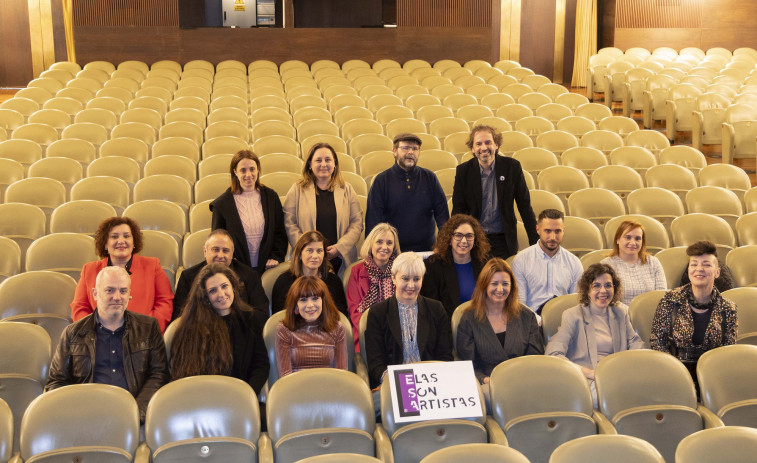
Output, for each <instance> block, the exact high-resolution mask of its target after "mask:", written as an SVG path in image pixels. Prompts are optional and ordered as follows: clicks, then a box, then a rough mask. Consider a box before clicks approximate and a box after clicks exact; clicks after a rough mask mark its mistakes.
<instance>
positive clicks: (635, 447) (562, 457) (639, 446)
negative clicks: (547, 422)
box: [549, 434, 665, 463]
mask: <svg viewBox="0 0 757 463" xmlns="http://www.w3.org/2000/svg"><path fill="white" fill-rule="evenodd" d="M549 461H550V463H575V462H581V463H606V462H608V461H612V462H613V463H665V460H664V459H663V458H662V455H660V452H658V451H657V449H656V448H654V446H652V444H650V443H649V442H646V441H644V440H642V439H639V438H636V437H633V436H621V435H610V434H602V435H599V434H597V435H595V436H586V437H581V438H578V439H574V440H572V441H568V442H566V443H564V444H562V445H561V446H559V447H557V449H556V450H555V451H554V452H553V453H552V458H550V460H549Z"/></svg>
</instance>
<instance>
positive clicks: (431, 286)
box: [421, 254, 486, 319]
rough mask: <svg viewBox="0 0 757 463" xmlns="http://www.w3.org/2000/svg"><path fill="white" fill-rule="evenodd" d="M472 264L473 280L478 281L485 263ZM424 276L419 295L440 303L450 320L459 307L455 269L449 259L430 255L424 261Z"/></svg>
mask: <svg viewBox="0 0 757 463" xmlns="http://www.w3.org/2000/svg"><path fill="white" fill-rule="evenodd" d="M472 262H473V278H474V280H476V279H478V275H479V274H481V269H482V268H483V267H484V264H485V263H486V262H479V261H477V260H476V259H473V260H472ZM425 263H426V274H425V275H424V276H423V285H422V286H421V294H422V295H424V296H426V297H428V298H431V299H436V300H437V301H439V302H441V303H442V305H443V306H444V309H445V310H446V311H447V316H448V317H450V319H451V318H452V313H453V312H454V311H455V309H456V308H457V306H459V305H460V282H459V281H458V280H457V269H456V268H455V263H454V262H453V261H452V258H451V257H450V260H449V261H444V260H442V259H441V258H439V256H437V255H435V254H432V255H431V256H429V258H428V259H426V261H425Z"/></svg>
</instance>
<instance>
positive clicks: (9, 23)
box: [0, 0, 34, 87]
mask: <svg viewBox="0 0 757 463" xmlns="http://www.w3.org/2000/svg"><path fill="white" fill-rule="evenodd" d="M0 24H2V27H0V44H2V46H0V63H2V64H0V86H3V87H25V86H26V84H28V83H29V81H30V80H32V79H33V78H34V75H33V72H32V51H31V50H32V49H31V39H30V37H29V6H28V4H27V2H26V0H3V2H2V7H1V8H0Z"/></svg>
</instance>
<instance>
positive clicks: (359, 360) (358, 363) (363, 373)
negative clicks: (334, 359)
mask: <svg viewBox="0 0 757 463" xmlns="http://www.w3.org/2000/svg"><path fill="white" fill-rule="evenodd" d="M353 363H354V364H355V374H357V375H358V376H360V379H362V380H363V381H365V384H368V385H370V384H371V382H370V380H369V379H368V366H367V365H366V364H365V360H363V356H362V355H360V354H359V353H355V358H354V360H353Z"/></svg>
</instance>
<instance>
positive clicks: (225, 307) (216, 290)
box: [205, 273, 234, 316]
mask: <svg viewBox="0 0 757 463" xmlns="http://www.w3.org/2000/svg"><path fill="white" fill-rule="evenodd" d="M205 294H207V295H208V299H209V300H210V305H211V306H213V308H214V309H215V311H216V312H217V313H218V315H221V316H223V315H228V314H229V313H230V312H231V304H232V303H233V302H234V288H233V287H232V286H231V282H230V281H229V279H228V278H226V275H224V274H223V273H216V274H215V275H213V276H211V277H210V278H208V279H207V280H205Z"/></svg>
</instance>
